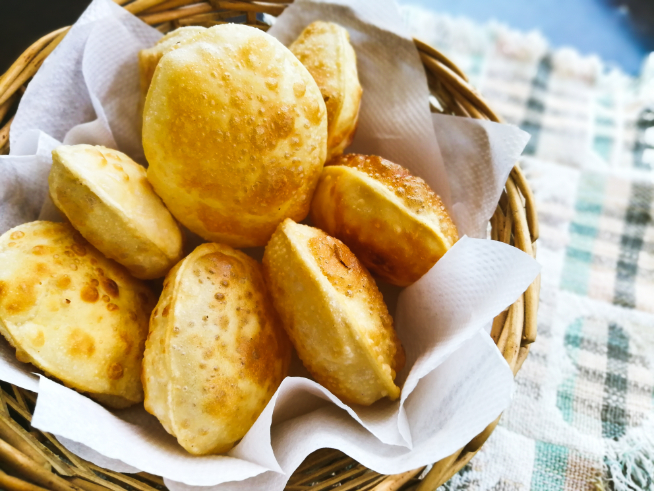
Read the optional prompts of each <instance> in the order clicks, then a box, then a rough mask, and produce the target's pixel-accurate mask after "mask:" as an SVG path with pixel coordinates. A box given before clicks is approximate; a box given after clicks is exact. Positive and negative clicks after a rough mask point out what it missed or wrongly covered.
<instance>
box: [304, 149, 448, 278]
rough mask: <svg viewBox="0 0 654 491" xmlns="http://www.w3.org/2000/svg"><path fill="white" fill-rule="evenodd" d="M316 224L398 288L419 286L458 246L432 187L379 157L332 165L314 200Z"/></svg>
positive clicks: (360, 157) (350, 157)
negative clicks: (418, 281)
mask: <svg viewBox="0 0 654 491" xmlns="http://www.w3.org/2000/svg"><path fill="white" fill-rule="evenodd" d="M311 218H312V220H313V222H314V223H315V224H316V225H317V226H318V227H320V228H321V229H323V230H324V231H325V232H327V233H328V234H330V235H333V236H334V237H337V238H338V239H340V240H342V241H343V242H344V243H345V244H347V246H348V247H349V248H350V249H352V252H354V254H356V256H357V257H358V258H359V259H360V260H361V262H362V263H363V264H365V265H366V267H368V269H370V271H372V272H373V273H375V274H376V275H378V276H379V277H380V278H382V279H384V280H386V281H388V282H389V283H392V284H394V285H399V286H407V285H410V284H411V283H413V282H415V281H417V280H418V279H419V278H420V277H421V276H422V275H424V274H425V273H426V272H427V271H429V270H430V269H431V268H432V266H434V264H436V262H437V261H438V260H439V259H440V258H441V257H442V256H443V255H444V254H445V253H446V252H447V251H448V250H449V249H450V247H452V246H453V245H454V243H455V242H456V241H457V240H458V233H457V229H456V226H455V225H454V223H453V222H452V220H451V218H450V216H449V215H448V213H447V210H446V209H445V206H444V205H443V203H442V202H441V200H440V198H439V196H438V195H437V194H436V193H434V191H432V189H431V188H430V187H429V185H428V184H427V183H426V182H425V181H423V180H422V179H420V178H419V177H416V176H413V175H412V174H411V173H410V172H409V171H408V170H407V169H405V168H404V167H401V166H399V165H397V164H394V163H392V162H390V161H388V160H386V159H383V158H381V157H377V156H367V155H356V154H348V155H343V156H341V157H337V158H335V159H333V160H332V161H330V163H329V165H328V166H326V167H325V168H324V170H323V173H322V175H321V176H320V180H319V182H318V187H317V188H316V192H315V194H314V196H313V201H312V203H311Z"/></svg>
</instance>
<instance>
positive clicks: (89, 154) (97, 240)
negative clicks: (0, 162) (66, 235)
mask: <svg viewBox="0 0 654 491" xmlns="http://www.w3.org/2000/svg"><path fill="white" fill-rule="evenodd" d="M49 183H50V196H51V197H52V201H53V202H54V204H55V205H56V206H57V208H59V209H60V210H61V211H62V212H63V213H64V215H66V217H67V218H68V220H70V222H71V223H72V224H73V226H74V227H75V228H76V229H77V230H79V231H80V233H81V234H82V235H83V236H84V237H85V238H86V239H87V240H88V241H89V242H91V244H93V245H94V246H95V247H97V248H98V249H99V250H100V251H101V252H102V253H103V254H104V255H105V256H107V257H108V258H110V259H114V260H115V261H117V262H119V263H120V264H122V265H123V266H125V267H126V268H127V269H128V270H129V271H130V272H131V273H132V274H133V275H134V276H135V277H137V278H141V279H151V278H160V277H162V276H164V275H165V274H166V273H167V272H168V271H169V270H170V268H172V267H173V266H174V265H175V264H176V263H177V262H178V261H179V260H180V259H181V257H182V232H181V230H180V229H179V226H178V225H177V222H175V219H174V218H173V217H172V215H171V214H170V212H169V211H168V210H167V209H166V207H165V206H164V205H163V203H162V202H161V199H160V198H159V197H158V196H157V195H156V194H155V193H154V191H153V190H152V186H150V183H149V182H148V180H147V177H146V171H145V169H144V168H143V167H142V166H140V165H139V164H137V163H136V162H134V161H133V160H132V159H130V158H129V157H128V156H127V155H125V154H124V153H121V152H119V151H117V150H111V149H109V148H106V147H101V146H92V145H72V146H67V145H62V146H60V147H57V148H56V149H55V150H53V151H52V169H51V171H50V178H49Z"/></svg>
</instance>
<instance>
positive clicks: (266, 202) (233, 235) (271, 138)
mask: <svg viewBox="0 0 654 491" xmlns="http://www.w3.org/2000/svg"><path fill="white" fill-rule="evenodd" d="M143 146H144V149H145V155H146V157H147V159H148V162H149V163H150V167H149V168H148V179H149V180H150V182H151V183H152V185H153V187H154V189H155V191H156V192H157V194H158V195H159V196H161V198H162V199H163V201H164V203H166V205H167V206H168V209H169V210H170V211H171V212H172V214H173V215H174V216H175V217H176V218H177V219H178V220H179V221H180V222H181V223H183V224H184V225H185V226H186V227H188V228H189V229H190V230H191V231H193V232H195V233H196V234H198V235H200V236H201V237H203V238H205V239H206V240H209V241H214V242H221V243H226V244H229V245H231V246H234V247H246V246H262V245H265V244H266V242H267V241H268V239H269V238H270V236H271V235H272V233H273V231H274V230H275V227H276V226H277V225H278V224H279V223H280V222H281V221H282V220H283V219H284V218H286V217H291V218H293V219H295V220H302V219H303V218H304V217H306V215H307V214H308V212H309V205H310V203H311V196H312V194H313V191H314V189H315V186H316V183H317V182H318V177H319V176H320V172H321V170H322V166H323V163H324V161H325V156H326V153H327V111H326V109H325V103H324V102H323V100H322V96H321V95H320V90H319V89H318V86H317V85H316V83H315V82H314V80H313V78H312V77H311V75H310V74H309V72H308V71H307V69H306V68H304V66H302V64H301V63H300V62H299V61H298V60H297V58H296V57H295V56H293V54H292V53H291V52H290V51H289V50H288V49H287V48H285V47H284V46H283V45H282V44H281V43H279V42H278V41H277V40H276V39H274V38H273V37H272V36H269V35H267V34H265V33H263V32H261V31H260V30H258V29H255V28H252V27H247V26H242V25H236V24H224V25H219V26H215V27H211V28H209V29H206V30H205V31H204V32H203V33H201V34H199V35H198V36H197V37H196V38H195V39H194V41H193V42H192V43H191V44H188V45H185V46H182V47H180V48H178V49H176V50H174V51H171V52H169V53H167V54H165V55H164V56H163V58H161V60H160V62H159V65H158V67H157V70H156V72H155V75H154V78H153V79H152V85H151V86H150V91H149V92H148V96H147V99H146V102H145V111H144V118H143Z"/></svg>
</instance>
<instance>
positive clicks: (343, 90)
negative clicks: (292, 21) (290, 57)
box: [289, 21, 363, 161]
mask: <svg viewBox="0 0 654 491" xmlns="http://www.w3.org/2000/svg"><path fill="white" fill-rule="evenodd" d="M289 49H290V50H291V52H292V53H293V54H294V55H295V56H297V58H298V60H300V61H301V62H302V64H303V65H304V66H305V67H307V70H309V73H311V75H312V76H313V78H314V80H315V81H316V83H317V84H318V87H319V88H320V93H321V94H322V96H323V99H324V101H325V106H326V107H327V120H328V127H327V128H328V129H327V133H328V139H327V161H329V160H330V159H331V158H332V157H334V156H337V155H340V154H342V153H343V151H344V150H345V148H346V147H347V146H348V145H349V144H350V143H351V142H352V139H353V138H354V133H355V131H356V128H357V122H358V119H359V106H360V104H361V95H362V92H363V90H362V88H361V84H360V83H359V75H358V72H357V58H356V53H355V52H354V48H352V45H351V44H350V34H349V33H348V32H347V30H346V29H345V28H343V27H341V26H339V25H338V24H334V23H333V22H323V21H316V22H313V23H311V24H309V25H308V26H307V27H306V28H305V29H304V31H302V34H300V37H298V38H297V39H296V40H295V42H293V44H291V46H289Z"/></svg>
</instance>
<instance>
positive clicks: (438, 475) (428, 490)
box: [416, 449, 463, 491]
mask: <svg viewBox="0 0 654 491" xmlns="http://www.w3.org/2000/svg"><path fill="white" fill-rule="evenodd" d="M462 450H463V449H461V450H458V451H456V452H454V453H453V454H452V455H450V456H449V457H445V458H444V459H441V460H439V461H438V462H436V463H435V464H434V466H433V467H432V468H431V470H430V471H429V472H428V473H427V475H426V476H425V477H424V478H423V479H422V481H420V484H418V487H417V488H416V491H435V489H436V488H438V486H440V485H441V484H442V483H443V482H444V481H443V477H444V476H445V474H447V472H448V469H449V468H450V467H451V466H452V465H454V463H455V462H456V459H457V458H458V457H459V455H461V451H462Z"/></svg>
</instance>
